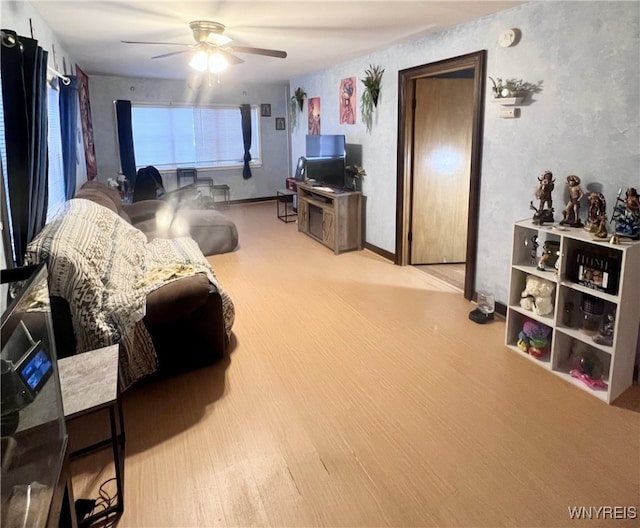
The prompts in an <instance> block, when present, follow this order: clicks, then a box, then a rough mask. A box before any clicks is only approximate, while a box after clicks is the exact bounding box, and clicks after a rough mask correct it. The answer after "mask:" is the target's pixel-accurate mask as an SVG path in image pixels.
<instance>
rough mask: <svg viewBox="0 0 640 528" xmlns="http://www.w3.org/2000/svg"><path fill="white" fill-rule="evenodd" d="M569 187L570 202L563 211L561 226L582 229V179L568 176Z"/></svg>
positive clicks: (573, 175)
mask: <svg viewBox="0 0 640 528" xmlns="http://www.w3.org/2000/svg"><path fill="white" fill-rule="evenodd" d="M567 185H568V186H569V201H568V202H567V205H566V206H565V208H564V210H563V211H562V220H561V221H560V224H561V225H568V226H571V227H582V222H581V221H580V200H582V197H583V196H584V193H583V192H582V189H581V188H580V178H579V177H578V176H576V175H575V174H572V175H571V176H567Z"/></svg>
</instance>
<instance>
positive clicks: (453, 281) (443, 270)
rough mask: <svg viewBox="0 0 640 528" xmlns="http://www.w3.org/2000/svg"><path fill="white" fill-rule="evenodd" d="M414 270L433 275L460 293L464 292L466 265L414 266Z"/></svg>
mask: <svg viewBox="0 0 640 528" xmlns="http://www.w3.org/2000/svg"><path fill="white" fill-rule="evenodd" d="M415 267H416V269H418V270H420V271H422V272H423V273H427V274H429V275H433V276H434V277H436V278H437V279H440V280H442V281H444V282H446V283H447V284H450V285H451V286H454V287H455V288H457V289H458V290H460V291H461V292H462V291H464V276H465V272H466V268H467V266H466V264H416V266H415Z"/></svg>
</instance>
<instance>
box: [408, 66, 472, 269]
mask: <svg viewBox="0 0 640 528" xmlns="http://www.w3.org/2000/svg"><path fill="white" fill-rule="evenodd" d="M415 94H416V104H415V113H414V118H415V124H414V155H413V159H414V165H413V192H412V210H411V235H412V239H411V240H412V241H411V256H410V258H411V264H436V263H451V262H465V261H466V247H467V220H468V213H469V188H470V179H471V140H472V132H473V115H474V114H473V112H474V81H473V79H451V78H447V79H439V78H430V77H426V78H422V79H416V87H415Z"/></svg>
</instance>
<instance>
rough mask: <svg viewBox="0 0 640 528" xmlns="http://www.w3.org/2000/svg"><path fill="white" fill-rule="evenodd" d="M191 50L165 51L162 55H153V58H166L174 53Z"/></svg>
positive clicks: (178, 53)
mask: <svg viewBox="0 0 640 528" xmlns="http://www.w3.org/2000/svg"><path fill="white" fill-rule="evenodd" d="M189 51H191V50H180V51H172V52H171V53H163V54H162V55H156V56H155V57H151V58H152V59H164V58H165V57H171V56H172V55H180V54H181V53H188V52H189Z"/></svg>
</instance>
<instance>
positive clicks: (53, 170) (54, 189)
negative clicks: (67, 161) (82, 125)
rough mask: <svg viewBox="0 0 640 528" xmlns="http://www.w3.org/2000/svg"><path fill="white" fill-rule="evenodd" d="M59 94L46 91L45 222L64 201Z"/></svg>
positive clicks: (51, 89) (51, 90) (50, 89)
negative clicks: (47, 170) (47, 188)
mask: <svg viewBox="0 0 640 528" xmlns="http://www.w3.org/2000/svg"><path fill="white" fill-rule="evenodd" d="M59 96H60V94H59V93H58V90H55V89H54V88H49V89H48V90H47V111H48V112H47V117H48V123H49V124H48V127H49V129H48V146H49V196H48V204H47V222H49V221H50V220H51V219H52V218H53V217H54V216H55V214H56V213H57V212H58V210H59V209H60V207H61V206H62V204H64V202H65V200H66V196H65V190H64V169H63V166H62V132H61V130H60V103H59V99H60V97H59Z"/></svg>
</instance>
